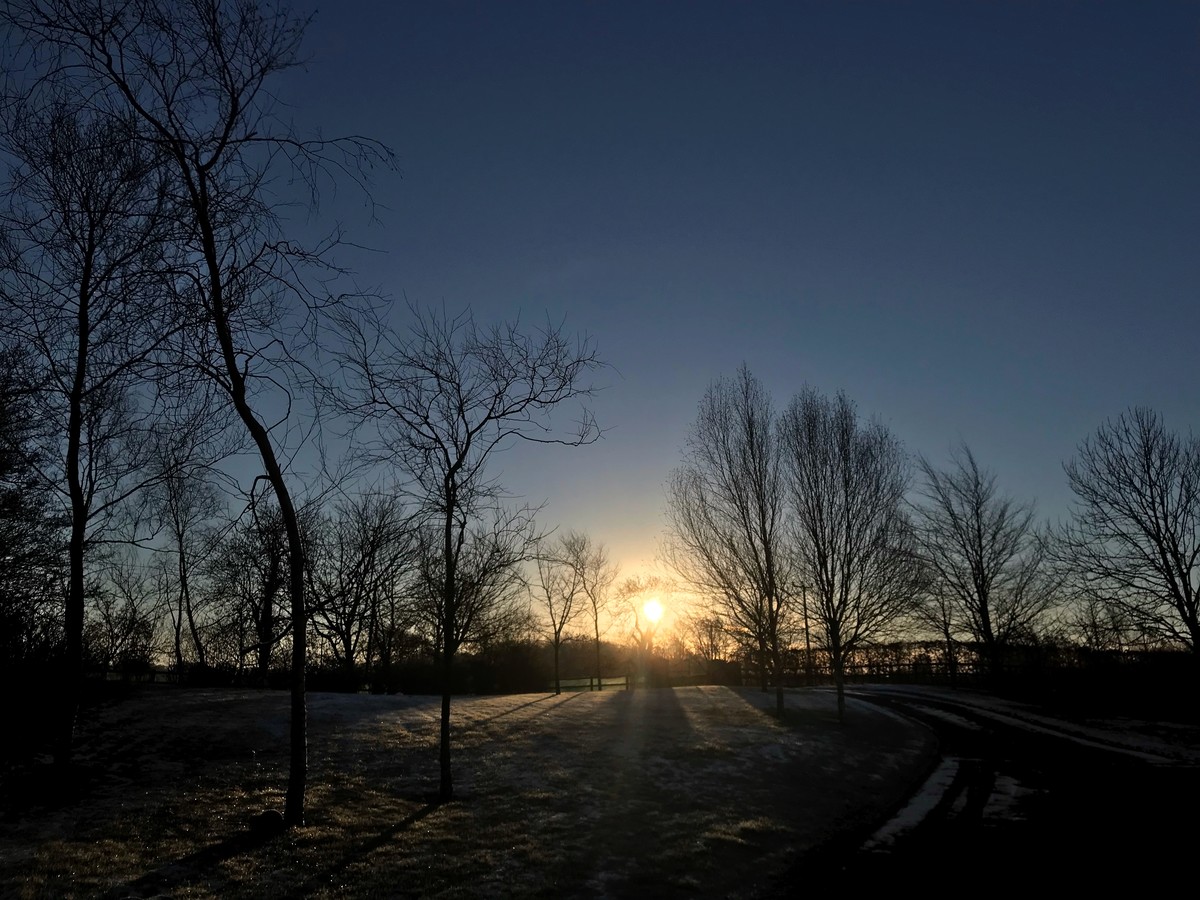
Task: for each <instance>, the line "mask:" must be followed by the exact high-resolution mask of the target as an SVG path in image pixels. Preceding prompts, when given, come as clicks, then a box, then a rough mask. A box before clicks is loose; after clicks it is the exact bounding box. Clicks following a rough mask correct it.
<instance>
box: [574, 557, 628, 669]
mask: <svg viewBox="0 0 1200 900" xmlns="http://www.w3.org/2000/svg"><path fill="white" fill-rule="evenodd" d="M571 565H572V566H573V567H574V568H575V571H576V572H577V573H578V574H579V589H580V590H581V591H582V592H583V598H584V610H585V612H584V615H586V616H587V619H588V622H589V624H590V625H591V632H592V641H593V645H592V646H593V650H594V651H595V654H594V656H595V659H594V665H595V670H594V672H593V676H592V677H593V679H594V681H593V682H592V683H593V684H594V685H595V687H596V690H601V689H602V688H603V686H604V682H603V681H602V679H603V677H604V669H603V666H602V660H601V653H600V651H601V646H602V644H603V640H604V635H605V633H606V632H607V630H608V625H610V624H611V622H612V619H611V617H608V616H607V614H608V612H609V606H610V600H611V598H612V594H611V591H612V586H613V584H614V582H616V580H617V574H618V567H617V566H616V564H614V563H613V562H612V561H611V560H610V559H609V557H608V548H606V547H605V546H604V545H603V544H600V543H595V542H593V541H592V539H591V537H589V536H588V535H586V534H580V535H579V539H578V540H577V541H575V542H573V543H572V544H571Z"/></svg>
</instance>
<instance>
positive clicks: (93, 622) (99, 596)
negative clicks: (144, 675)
mask: <svg viewBox="0 0 1200 900" xmlns="http://www.w3.org/2000/svg"><path fill="white" fill-rule="evenodd" d="M160 580H161V573H160V572H155V571H154V569H153V567H148V566H147V565H146V564H145V561H144V560H141V559H138V558H136V557H135V556H134V555H133V554H132V553H131V552H130V551H129V550H128V549H125V550H124V551H122V552H118V553H116V554H113V555H112V556H111V557H110V558H109V559H108V560H107V561H106V564H105V566H104V569H103V572H102V573H101V576H100V579H99V584H98V585H97V587H96V589H95V590H94V591H91V592H89V594H90V596H89V601H90V602H89V607H90V609H89V612H90V615H89V616H88V619H87V622H86V624H85V626H84V652H85V656H87V657H88V658H89V659H90V660H91V661H92V662H93V663H94V664H95V665H98V666H100V667H102V668H104V669H146V668H148V667H149V666H150V664H151V662H152V661H153V658H154V657H155V656H156V655H157V653H158V652H159V651H160V650H161V649H163V648H162V647H161V646H160V645H159V642H158V632H159V629H158V623H159V621H160V619H161V618H162V613H163V608H162V596H163V592H162V587H161V584H160V583H159V582H160Z"/></svg>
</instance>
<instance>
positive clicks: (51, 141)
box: [0, 90, 183, 764]
mask: <svg viewBox="0 0 1200 900" xmlns="http://www.w3.org/2000/svg"><path fill="white" fill-rule="evenodd" d="M3 126H4V130H3V141H4V152H5V154H6V155H7V158H8V161H9V162H10V163H11V168H10V171H9V177H8V182H7V186H6V190H5V192H4V201H5V205H4V210H3V213H2V215H3V224H4V229H3V231H4V240H3V244H4V247H3V250H4V259H3V267H2V269H0V279H2V280H0V328H3V329H4V330H5V332H6V333H7V335H8V336H9V339H10V340H11V341H14V342H16V343H19V345H20V346H22V347H24V348H25V350H26V353H27V356H28V361H29V366H28V367H27V371H28V372H29V381H30V384H29V387H30V388H31V389H32V391H31V394H30V396H31V397H32V398H33V401H34V402H35V403H36V405H37V414H38V417H39V418H40V419H41V421H42V422H43V424H44V426H45V427H44V428H42V429H40V430H39V434H38V437H39V439H40V440H39V443H40V446H39V448H38V452H37V454H36V457H35V458H36V461H37V464H38V466H39V469H40V473H41V477H42V480H43V481H44V483H46V484H48V485H51V486H52V487H53V488H54V490H55V491H56V493H57V494H58V496H59V498H60V502H61V507H62V509H63V513H64V520H65V521H66V522H67V523H68V529H69V537H68V545H67V557H68V573H69V574H68V590H67V595H66V598H65V605H64V628H65V634H66V640H67V670H66V672H65V673H64V676H65V679H66V682H65V684H64V685H63V689H62V690H61V692H60V697H61V700H62V709H61V711H60V715H59V722H60V724H59V729H58V736H57V739H56V748H55V755H56V758H57V759H58V760H59V762H60V763H64V764H65V763H66V762H68V761H69V759H70V756H71V751H72V743H71V741H72V733H73V728H74V721H75V715H76V710H77V708H78V702H79V690H80V685H81V679H82V674H83V669H82V667H83V643H82V642H83V627H84V617H85V592H86V590H85V579H86V576H85V557H86V556H87V555H88V554H89V552H90V551H91V549H92V548H93V547H94V546H96V545H98V544H100V543H102V542H105V541H111V540H118V539H124V538H127V537H128V536H129V533H128V525H129V523H130V521H131V519H130V517H129V516H128V515H127V513H128V511H129V501H130V500H131V498H133V497H134V496H135V495H136V494H137V493H138V492H139V491H141V490H142V489H143V488H144V487H146V486H147V485H148V484H149V483H152V482H153V481H154V479H155V478H156V477H157V473H155V472H153V471H151V469H150V468H149V467H148V465H147V464H148V463H149V461H150V460H151V459H152V457H153V454H154V452H155V451H154V448H155V446H156V445H157V444H158V443H160V442H161V440H162V438H163V435H164V431H163V429H162V428H160V427H159V422H158V421H157V420H158V418H159V416H160V415H161V414H162V412H163V406H164V402H163V401H164V399H165V398H166V397H167V396H169V392H168V391H166V390H164V388H165V385H164V384H163V383H162V382H161V381H159V383H158V384H153V385H152V382H153V381H154V380H155V379H154V378H153V376H154V375H155V373H157V372H158V371H160V369H159V363H161V361H162V356H163V353H164V351H165V347H166V345H167V343H168V341H169V340H170V339H171V337H172V336H173V335H175V334H177V333H178V331H179V329H180V327H181V325H182V320H181V317H180V315H179V310H178V308H177V307H176V306H174V305H173V304H170V303H164V302H163V297H164V295H165V293H166V291H167V287H168V281H167V279H166V278H165V277H164V270H165V269H166V268H168V267H169V260H168V259H167V257H166V255H165V254H166V239H167V235H168V233H169V230H170V221H169V215H168V212H167V210H168V208H169V205H170V203H169V198H168V197H167V195H166V191H165V185H164V182H163V179H162V178H161V176H160V175H159V174H158V172H157V164H158V158H157V156H156V154H155V152H154V150H153V148H148V147H146V146H144V145H143V144H142V143H141V142H140V141H139V140H138V139H137V133H136V128H135V123H134V121H133V120H132V119H131V117H129V116H124V117H120V116H113V115H104V116H101V115H97V114H94V113H92V112H91V111H89V110H86V109H80V108H78V107H77V106H76V105H73V104H72V103H71V102H69V97H67V96H65V95H64V93H63V92H62V91H58V90H46V91H44V92H40V93H35V94H33V95H31V96H29V97H25V98H22V99H21V100H20V101H17V102H14V103H12V104H11V105H8V106H7V107H6V108H5V120H4V122H3ZM182 434H183V432H181V435H182Z"/></svg>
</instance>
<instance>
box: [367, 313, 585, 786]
mask: <svg viewBox="0 0 1200 900" xmlns="http://www.w3.org/2000/svg"><path fill="white" fill-rule="evenodd" d="M411 311H412V314H413V317H414V321H413V323H412V330H411V333H410V334H409V335H408V336H407V337H402V336H398V335H396V334H394V333H392V332H389V331H387V330H385V329H377V330H373V331H368V330H367V329H366V328H365V327H364V324H363V323H362V322H361V320H359V321H355V322H347V323H346V324H347V330H348V331H350V332H351V333H352V334H353V335H354V338H355V340H354V347H353V350H352V352H351V353H350V354H349V355H348V357H347V360H346V364H347V369H348V372H349V374H350V376H351V377H352V378H353V379H354V384H353V386H352V390H353V391H354V392H355V393H354V394H353V396H354V399H353V400H352V401H351V403H350V404H349V407H348V411H349V412H350V413H351V414H352V415H354V416H357V417H358V419H359V421H360V422H362V423H363V424H366V425H369V426H371V428H372V429H373V433H374V435H375V440H374V441H371V440H370V439H369V438H366V437H365V433H364V437H363V438H362V440H363V441H365V443H364V444H363V446H364V447H365V448H366V450H367V452H368V453H369V454H371V455H372V456H373V457H374V458H375V459H378V460H381V461H384V462H387V463H390V464H391V465H393V466H395V467H396V468H397V469H398V470H399V471H400V473H402V474H403V475H404V476H406V477H407V479H408V484H409V489H410V490H411V492H412V494H413V497H414V500H415V502H416V504H417V505H418V507H419V516H420V519H421V521H422V522H423V526H424V527H423V529H422V534H423V536H424V538H425V541H424V549H425V565H424V567H423V570H424V573H425V585H426V589H427V594H428V599H429V600H430V601H432V602H433V603H435V605H436V609H437V614H436V617H435V624H436V629H437V634H436V639H437V642H438V657H439V670H440V677H441V683H442V714H441V737H440V746H441V750H440V760H441V782H440V796H441V798H442V799H443V800H449V799H451V798H452V796H453V792H454V791H453V779H452V776H451V768H450V696H451V672H452V665H453V660H454V655H455V653H456V652H457V651H458V649H459V646H460V645H461V642H462V641H463V640H464V639H465V637H466V636H467V635H468V634H469V628H468V626H469V625H470V624H471V622H472V621H477V620H478V611H477V608H476V604H480V603H482V602H485V601H488V600H495V599H497V598H499V597H503V596H506V588H504V587H503V586H504V585H505V582H506V579H505V578H504V577H502V573H504V572H506V571H507V569H506V568H505V567H509V566H517V565H519V564H520V563H521V562H522V561H523V560H525V559H527V558H528V557H529V555H530V553H531V550H530V548H531V543H530V542H531V541H532V540H533V539H534V538H535V537H536V535H535V533H534V530H533V526H532V523H533V513H534V511H533V510H532V509H529V508H528V507H525V508H522V509H518V510H512V509H509V508H508V507H507V506H506V503H505V497H504V492H503V489H502V488H501V486H500V485H499V484H498V483H497V482H496V481H495V480H494V479H493V478H491V477H489V474H488V464H489V463H490V462H491V461H492V459H493V458H494V457H495V456H496V455H497V454H499V453H502V452H504V451H505V450H507V449H509V448H511V447H512V446H513V445H514V444H515V443H522V442H523V443H529V442H534V443H551V444H565V445H569V446H577V445H580V444H586V443H590V442H592V441H595V440H596V439H597V438H598V437H599V430H598V428H597V427H596V424H595V422H594V420H593V418H592V417H591V415H590V413H589V412H588V411H587V409H586V408H584V407H581V408H580V411H579V418H578V419H577V420H576V423H575V427H574V429H573V430H567V431H560V430H556V429H555V428H554V427H553V425H552V423H551V421H550V415H551V413H552V412H555V411H556V410H558V411H561V409H560V408H561V407H563V406H564V405H565V404H568V403H572V402H575V401H579V400H581V399H583V398H586V397H587V396H589V395H590V393H591V386H590V384H587V383H585V381H584V379H585V378H586V377H587V376H588V375H589V373H590V372H591V371H592V370H593V369H595V368H596V367H597V366H598V365H599V363H598V362H597V359H596V356H595V352H594V349H593V348H592V346H591V344H590V343H589V342H587V341H586V340H572V339H570V338H568V337H567V336H566V335H564V333H563V332H562V330H561V328H559V327H555V326H552V325H550V324H549V323H548V324H547V325H546V326H545V327H543V328H541V329H537V330H534V331H533V332H528V333H527V332H524V331H522V330H521V329H520V327H519V325H518V324H505V325H498V326H495V327H492V328H490V329H481V328H479V327H477V325H476V323H475V320H474V318H473V316H472V315H471V313H470V312H469V311H468V312H464V313H461V314H459V315H457V316H453V317H451V316H449V315H447V314H446V313H445V311H444V310H443V311H442V312H425V311H421V310H418V309H415V308H414V309H412V310H411ZM435 535H436V539H435ZM434 587H436V591H435V590H433V588H434Z"/></svg>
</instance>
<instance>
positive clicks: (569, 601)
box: [530, 532, 587, 694]
mask: <svg viewBox="0 0 1200 900" xmlns="http://www.w3.org/2000/svg"><path fill="white" fill-rule="evenodd" d="M586 542H587V538H586V536H584V535H582V534H579V533H577V532H570V533H568V534H564V535H563V536H562V537H560V538H559V539H558V540H556V541H553V542H546V541H543V542H542V545H541V546H540V547H539V548H538V550H537V552H536V554H535V556H534V560H533V564H534V570H535V572H534V577H533V578H532V579H531V583H530V592H531V594H532V595H533V603H534V605H535V606H536V607H537V608H538V611H539V612H540V614H541V615H540V616H539V619H540V620H541V622H542V629H543V634H545V635H547V636H548V637H549V638H550V647H551V649H552V650H553V653H554V693H555V694H561V693H562V685H561V679H560V676H559V658H560V656H561V651H562V644H563V637H564V635H565V633H566V631H567V629H568V628H569V627H570V626H571V624H572V623H573V622H574V621H575V620H576V619H578V618H579V615H580V614H581V613H582V612H583V606H582V605H581V602H580V601H581V600H582V599H583V587H582V576H581V574H580V568H579V567H578V566H576V565H574V564H573V562H572V561H573V560H575V559H577V558H578V557H579V556H580V555H581V553H582V552H583V549H584V546H583V545H584V544H586Z"/></svg>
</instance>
